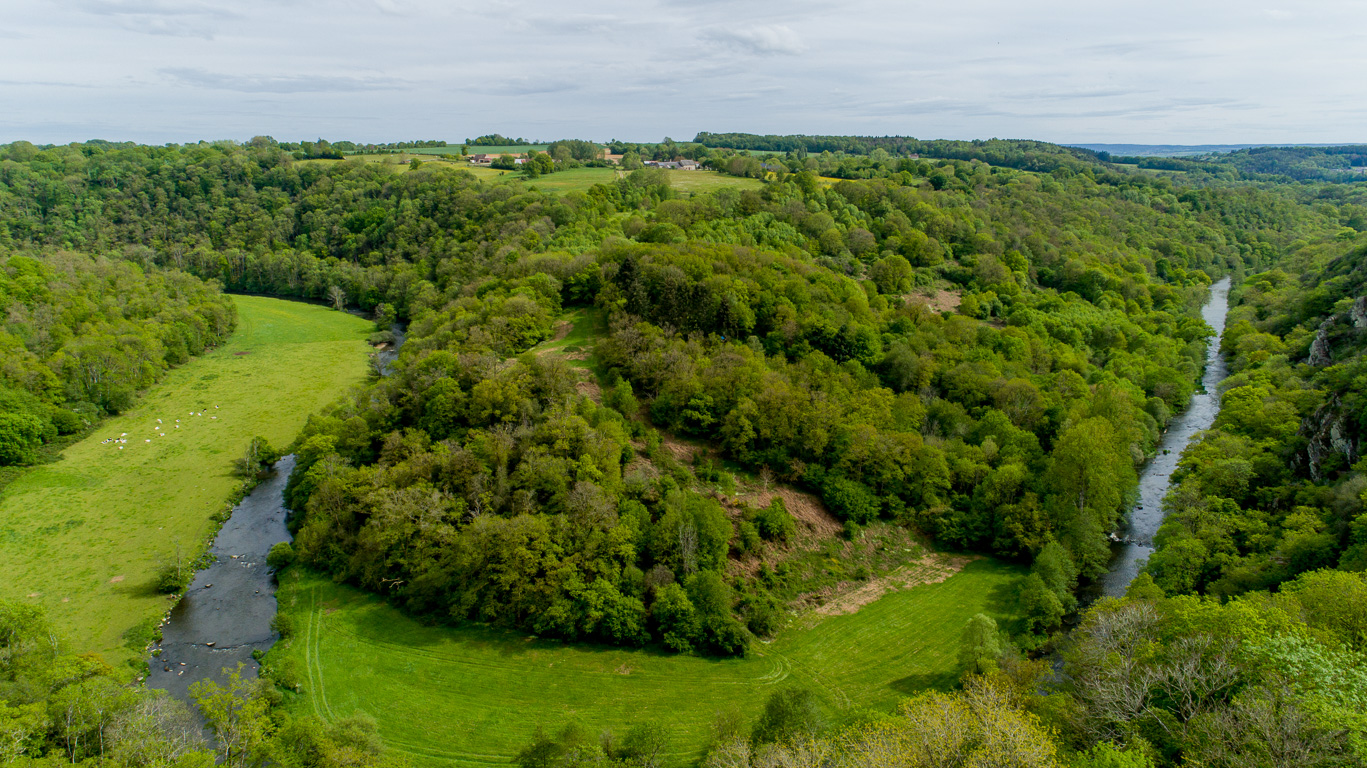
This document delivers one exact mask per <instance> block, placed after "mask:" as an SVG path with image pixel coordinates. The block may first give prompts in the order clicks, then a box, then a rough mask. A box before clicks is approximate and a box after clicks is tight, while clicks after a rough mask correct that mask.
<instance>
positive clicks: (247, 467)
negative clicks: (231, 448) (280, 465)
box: [233, 436, 280, 477]
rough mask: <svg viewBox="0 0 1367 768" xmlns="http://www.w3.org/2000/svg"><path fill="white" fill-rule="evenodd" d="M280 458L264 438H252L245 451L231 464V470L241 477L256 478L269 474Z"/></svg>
mask: <svg viewBox="0 0 1367 768" xmlns="http://www.w3.org/2000/svg"><path fill="white" fill-rule="evenodd" d="M279 458H280V451H278V450H276V449H274V448H272V447H271V445H270V443H269V442H267V441H266V438H264V437H260V436H257V437H253V438H252V441H251V442H250V443H248V444H247V449H246V450H245V451H244V452H243V453H242V455H241V456H239V457H237V460H236V461H234V462H233V469H234V470H235V471H236V472H237V474H239V475H242V476H243V477H258V476H260V475H261V474H262V473H264V472H269V471H270V468H271V465H273V464H275V462H276V461H277V460H278V459H279Z"/></svg>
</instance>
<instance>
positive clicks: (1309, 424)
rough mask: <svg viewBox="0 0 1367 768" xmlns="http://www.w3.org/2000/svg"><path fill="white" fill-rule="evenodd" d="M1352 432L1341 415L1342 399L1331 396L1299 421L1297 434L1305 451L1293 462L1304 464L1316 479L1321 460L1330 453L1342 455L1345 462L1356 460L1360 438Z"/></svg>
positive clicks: (1320, 471)
mask: <svg viewBox="0 0 1367 768" xmlns="http://www.w3.org/2000/svg"><path fill="white" fill-rule="evenodd" d="M1354 432H1355V430H1353V429H1352V427H1351V426H1350V425H1349V423H1348V420H1347V418H1345V417H1344V414H1343V402H1342V401H1341V400H1339V398H1338V397H1337V396H1335V397H1334V398H1333V399H1332V400H1330V401H1329V402H1327V403H1325V404H1324V405H1322V406H1320V407H1319V408H1317V409H1315V413H1314V414H1313V415H1311V416H1309V417H1307V418H1305V419H1303V420H1302V421H1301V428H1300V431H1299V433H1298V434H1299V435H1300V436H1301V437H1303V438H1305V450H1304V452H1303V453H1301V454H1300V455H1299V456H1297V457H1296V459H1295V463H1296V464H1299V465H1302V466H1304V467H1305V469H1306V470H1307V471H1308V472H1309V473H1310V477H1312V478H1314V479H1315V481H1316V482H1318V481H1320V480H1323V479H1324V470H1323V467H1324V462H1325V460H1326V459H1328V458H1329V457H1330V456H1334V455H1340V456H1343V457H1344V458H1345V459H1347V460H1348V463H1349V464H1352V463H1353V462H1355V461H1357V459H1358V456H1359V455H1360V454H1361V451H1360V446H1359V442H1360V441H1359V439H1358V437H1357V436H1356V435H1355V434H1354ZM1299 468H1300V467H1297V469H1299Z"/></svg>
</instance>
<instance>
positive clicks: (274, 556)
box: [266, 541, 294, 571]
mask: <svg viewBox="0 0 1367 768" xmlns="http://www.w3.org/2000/svg"><path fill="white" fill-rule="evenodd" d="M293 563H294V547H293V546H292V545H291V544H290V543H289V542H288V541H282V542H279V543H278V544H276V545H275V546H273V547H271V551H270V552H268V553H267V554H266V565H269V566H270V567H271V568H273V569H275V570H277V571H281V570H284V569H286V568H288V567H290V565H292V564H293Z"/></svg>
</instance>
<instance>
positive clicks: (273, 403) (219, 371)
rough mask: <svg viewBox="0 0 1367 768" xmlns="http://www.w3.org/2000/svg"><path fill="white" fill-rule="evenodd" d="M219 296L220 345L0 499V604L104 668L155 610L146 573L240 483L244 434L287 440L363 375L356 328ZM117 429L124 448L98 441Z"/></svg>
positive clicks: (194, 534) (359, 324) (281, 304)
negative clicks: (45, 624)
mask: <svg viewBox="0 0 1367 768" xmlns="http://www.w3.org/2000/svg"><path fill="white" fill-rule="evenodd" d="M233 299H234V302H235V303H236V304H237V310H238V328H237V331H236V332H235V333H234V334H233V336H232V338H231V339H230V340H229V342H228V343H227V344H226V345H224V346H223V347H221V348H219V349H216V350H214V351H212V352H209V353H207V354H205V355H204V356H202V357H200V358H197V359H195V360H192V361H191V362H189V363H186V364H185V365H183V366H181V367H179V368H177V369H175V370H173V371H170V372H169V373H167V375H166V377H165V378H164V379H163V380H162V382H161V383H159V384H157V385H156V386H154V387H152V388H151V389H150V390H148V391H147V392H146V393H144V395H143V396H142V397H141V398H140V399H139V401H138V404H137V406H136V407H135V408H133V409H132V410H130V411H128V412H126V413H124V414H122V415H119V416H116V417H113V418H110V419H109V420H107V421H105V422H104V423H103V424H102V425H101V426H100V427H99V428H98V429H96V430H95V431H94V432H92V433H91V434H90V435H89V436H88V437H86V438H85V439H84V440H81V441H80V442H78V443H76V444H74V445H71V446H70V447H68V448H67V449H66V450H65V451H63V452H62V455H61V459H60V460H59V461H57V462H55V463H52V464H45V465H42V466H39V467H35V468H34V469H32V470H30V471H29V472H27V473H26V474H24V475H23V476H21V477H19V478H18V479H17V480H15V481H14V482H13V483H12V484H10V485H9V486H8V487H6V488H5V489H4V491H3V493H0V598H7V599H18V600H23V601H27V602H33V603H38V604H41V605H42V606H43V607H44V608H46V610H47V614H48V616H49V617H50V618H51V619H52V620H53V621H54V622H55V623H56V625H57V628H58V629H59V630H60V631H61V632H62V634H63V635H64V636H65V637H67V638H70V639H72V640H74V641H75V642H77V643H78V647H79V649H80V650H83V651H97V652H99V653H101V654H103V655H104V656H105V658H106V659H107V660H109V661H111V662H114V661H119V660H122V659H126V658H129V657H130V656H131V655H132V654H133V650H131V649H128V648H125V647H123V635H124V633H125V631H127V630H128V629H129V628H131V627H133V626H134V625H137V624H139V623H141V622H143V621H145V620H147V619H149V618H153V617H157V616H159V615H160V614H162V613H164V612H165V611H166V610H167V608H168V607H169V605H170V603H169V602H168V600H167V598H166V596H164V595H160V594H158V593H157V591H156V589H155V588H154V579H155V573H156V571H157V568H158V566H159V564H161V563H163V562H165V561H168V560H170V559H171V558H173V557H175V555H176V553H177V551H178V550H179V551H180V552H181V553H182V554H183V555H189V554H191V553H192V551H193V550H194V549H195V547H196V545H197V544H198V543H200V542H202V541H203V540H204V539H205V537H206V536H207V535H208V534H209V532H210V530H211V526H212V522H211V519H210V518H211V516H212V515H213V514H214V513H215V512H216V511H218V510H220V509H222V508H223V506H224V501H225V500H226V499H227V498H228V497H229V495H230V494H231V493H232V492H233V490H234V489H235V488H237V487H238V486H239V485H241V483H242V480H241V478H238V477H235V476H234V475H233V474H232V471H231V464H232V461H233V459H235V458H237V457H238V456H239V455H241V453H242V452H243V450H245V448H246V446H247V444H248V442H250V440H251V438H252V437H253V436H254V435H261V436H263V437H265V438H267V439H268V440H270V442H271V444H272V445H275V446H281V447H283V446H285V445H287V444H288V443H289V442H290V441H292V440H293V439H294V436H295V435H296V433H297V432H298V431H299V429H300V427H302V426H303V423H304V420H305V419H306V418H307V417H308V415H309V414H310V413H312V412H314V411H315V410H317V409H318V408H320V407H321V406H323V405H325V404H327V403H328V402H330V401H332V400H334V399H335V398H336V397H337V396H338V395H340V394H341V393H342V392H343V391H344V390H345V389H346V388H347V387H349V386H351V385H352V384H355V383H357V382H360V381H362V380H363V379H364V377H365V373H366V367H367V356H366V352H367V350H368V347H367V346H366V343H365V337H366V335H367V333H369V332H370V331H372V330H373V325H372V324H371V323H370V322H368V321H366V320H362V319H360V318H358V317H355V316H353V315H349V314H346V313H343V312H335V311H332V310H330V309H327V308H324V307H321V306H316V305H312V304H304V303H300V302H289V301H281V300H279V299H267V298H259V297H251V296H235V297H233ZM192 414H203V415H198V416H197V415H192ZM158 419H161V422H160V423H158V421H157V420H158ZM177 420H179V422H177ZM157 427H161V429H157ZM125 434H126V438H125V439H127V443H117V444H116V443H113V442H110V443H104V442H103V441H105V440H106V439H107V438H113V437H118V436H120V435H125ZM163 434H164V436H162V435H163Z"/></svg>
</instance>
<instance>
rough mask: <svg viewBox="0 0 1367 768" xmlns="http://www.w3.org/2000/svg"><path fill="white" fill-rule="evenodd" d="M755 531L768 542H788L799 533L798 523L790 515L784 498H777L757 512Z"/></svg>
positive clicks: (755, 515) (754, 518) (754, 519)
mask: <svg viewBox="0 0 1367 768" xmlns="http://www.w3.org/2000/svg"><path fill="white" fill-rule="evenodd" d="M752 519H753V521H754V525H755V530H757V531H758V532H759V535H760V536H763V537H764V538H765V539H766V540H768V541H788V540H789V539H791V538H792V537H793V535H794V534H795V533H796V532H797V522H796V521H794V520H793V516H792V515H790V514H788V508H787V507H786V506H784V504H783V499H782V497H779V496H775V497H774V498H773V499H772V500H770V502H769V504H768V506H766V507H764V508H763V509H761V510H759V511H757V512H755V514H754V517H753V518H752Z"/></svg>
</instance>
